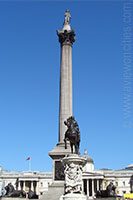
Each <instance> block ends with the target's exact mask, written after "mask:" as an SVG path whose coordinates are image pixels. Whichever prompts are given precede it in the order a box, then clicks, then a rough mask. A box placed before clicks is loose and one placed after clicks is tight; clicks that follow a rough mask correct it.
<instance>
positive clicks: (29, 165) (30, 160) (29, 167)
mask: <svg viewBox="0 0 133 200" xmlns="http://www.w3.org/2000/svg"><path fill="white" fill-rule="evenodd" d="M29 171H31V158H30V160H29Z"/></svg>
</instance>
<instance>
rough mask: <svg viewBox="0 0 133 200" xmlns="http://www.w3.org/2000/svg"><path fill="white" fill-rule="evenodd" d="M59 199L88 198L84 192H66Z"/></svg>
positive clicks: (74, 199)
mask: <svg viewBox="0 0 133 200" xmlns="http://www.w3.org/2000/svg"><path fill="white" fill-rule="evenodd" d="M59 200H87V196H85V195H83V194H74V193H72V194H71V193H70V194H66V195H62V196H61V197H60V199H59Z"/></svg>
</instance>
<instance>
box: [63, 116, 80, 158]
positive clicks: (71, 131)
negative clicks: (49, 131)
mask: <svg viewBox="0 0 133 200" xmlns="http://www.w3.org/2000/svg"><path fill="white" fill-rule="evenodd" d="M64 124H65V125H66V126H67V128H68V129H67V131H66V132H65V139H64V142H65V148H67V140H68V141H70V146H71V153H73V146H74V147H75V153H76V154H79V144H80V132H79V126H78V123H77V122H76V120H75V119H74V117H73V116H71V117H69V118H68V119H67V120H66V121H65V122H64Z"/></svg>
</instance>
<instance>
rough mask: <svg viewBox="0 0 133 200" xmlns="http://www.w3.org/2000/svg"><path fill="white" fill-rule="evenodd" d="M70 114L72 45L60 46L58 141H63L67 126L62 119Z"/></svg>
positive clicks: (64, 119)
mask: <svg viewBox="0 0 133 200" xmlns="http://www.w3.org/2000/svg"><path fill="white" fill-rule="evenodd" d="M70 116H72V46H71V45H69V44H64V45H62V47H61V72H60V119H59V143H64V134H65V132H66V129H67V127H66V126H65V125H64V121H66V119H68V118H69V117H70Z"/></svg>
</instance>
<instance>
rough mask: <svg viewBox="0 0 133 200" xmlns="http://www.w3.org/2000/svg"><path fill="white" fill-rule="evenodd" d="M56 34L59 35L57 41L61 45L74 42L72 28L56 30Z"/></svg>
mask: <svg viewBox="0 0 133 200" xmlns="http://www.w3.org/2000/svg"><path fill="white" fill-rule="evenodd" d="M57 35H58V37H59V42H60V43H61V46H63V45H71V46H72V44H73V42H75V39H76V38H75V32H74V30H68V31H67V30H64V31H59V30H57Z"/></svg>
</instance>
